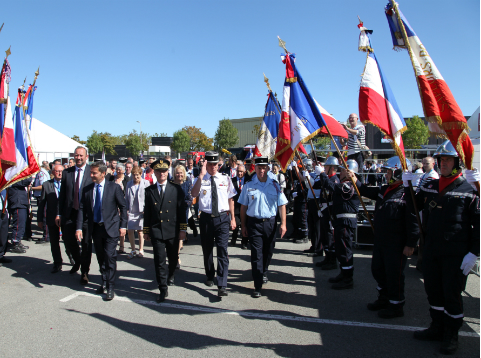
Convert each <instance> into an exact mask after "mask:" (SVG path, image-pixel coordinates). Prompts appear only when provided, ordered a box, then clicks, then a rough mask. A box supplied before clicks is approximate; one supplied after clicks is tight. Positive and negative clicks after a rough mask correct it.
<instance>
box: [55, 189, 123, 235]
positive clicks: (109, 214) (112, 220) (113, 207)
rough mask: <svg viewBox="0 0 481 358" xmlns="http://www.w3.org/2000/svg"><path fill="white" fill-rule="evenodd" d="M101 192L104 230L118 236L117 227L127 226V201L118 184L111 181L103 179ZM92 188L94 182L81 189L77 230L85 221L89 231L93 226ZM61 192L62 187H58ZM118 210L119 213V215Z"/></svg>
mask: <svg viewBox="0 0 481 358" xmlns="http://www.w3.org/2000/svg"><path fill="white" fill-rule="evenodd" d="M104 183H105V184H104V185H105V187H104V192H103V194H102V219H103V222H104V225H105V231H107V234H108V235H109V236H110V237H119V229H121V228H122V229H126V228H127V203H126V202H125V198H124V193H123V192H122V189H121V188H120V185H118V184H115V183H113V182H111V181H107V180H105V181H104ZM94 190H95V183H91V184H89V185H87V186H86V187H85V188H84V190H83V191H82V196H81V200H80V203H79V211H78V216H77V230H82V225H83V223H87V224H88V227H89V232H90V233H92V232H93V227H94ZM60 192H62V189H60ZM119 211H120V215H119Z"/></svg>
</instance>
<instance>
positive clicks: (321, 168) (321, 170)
mask: <svg viewBox="0 0 481 358" xmlns="http://www.w3.org/2000/svg"><path fill="white" fill-rule="evenodd" d="M314 170H315V172H316V175H319V174H321V173H324V165H316V167H315V168H314Z"/></svg>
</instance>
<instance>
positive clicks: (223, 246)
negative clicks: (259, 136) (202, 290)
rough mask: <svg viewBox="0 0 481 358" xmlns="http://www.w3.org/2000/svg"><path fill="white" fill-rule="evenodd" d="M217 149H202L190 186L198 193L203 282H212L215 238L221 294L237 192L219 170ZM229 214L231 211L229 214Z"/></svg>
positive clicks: (218, 283) (225, 284)
mask: <svg viewBox="0 0 481 358" xmlns="http://www.w3.org/2000/svg"><path fill="white" fill-rule="evenodd" d="M218 162H219V153H217V152H213V151H209V152H206V153H205V162H204V163H203V165H202V168H201V170H200V173H199V176H198V177H197V181H196V182H195V184H194V186H193V188H192V192H191V193H192V197H194V198H195V197H197V196H199V210H200V211H201V212H202V213H201V214H200V219H199V228H200V241H201V245H202V253H203V254H204V268H205V274H206V276H207V280H206V281H205V284H206V286H209V287H211V286H213V285H214V276H215V268H214V254H213V252H214V242H215V244H216V246H217V287H218V291H217V296H219V297H221V298H222V297H224V296H227V295H228V293H227V291H226V288H227V275H228V272H229V256H228V253H227V246H228V244H229V227H230V229H231V230H234V229H235V228H236V222H235V216H234V200H233V197H234V196H235V195H236V194H237V193H236V191H235V189H234V185H233V184H232V180H231V178H230V176H229V175H226V174H221V173H219V172H218V166H217V163H218ZM229 214H230V215H229Z"/></svg>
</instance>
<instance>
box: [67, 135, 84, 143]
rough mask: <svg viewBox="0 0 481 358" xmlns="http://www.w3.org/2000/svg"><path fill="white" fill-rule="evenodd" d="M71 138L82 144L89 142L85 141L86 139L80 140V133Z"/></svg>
mask: <svg viewBox="0 0 481 358" xmlns="http://www.w3.org/2000/svg"><path fill="white" fill-rule="evenodd" d="M70 138H71V139H73V140H74V141H76V142H78V143H80V144H86V143H87V142H86V141H84V140H80V137H79V136H78V135H74V136H72V137H70Z"/></svg>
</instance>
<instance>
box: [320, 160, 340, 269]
mask: <svg viewBox="0 0 481 358" xmlns="http://www.w3.org/2000/svg"><path fill="white" fill-rule="evenodd" d="M338 167H339V161H338V160H337V158H336V157H334V156H330V157H329V158H327V160H326V162H325V163H324V172H325V173H326V175H327V177H328V178H329V180H331V181H332V182H333V183H334V184H339V183H340V182H341V181H340V180H339V177H338V176H337V175H336V172H337V168H338ZM332 194H333V193H332V191H331V190H329V189H328V188H326V187H325V188H323V189H322V191H321V202H320V205H321V213H322V217H321V242H322V246H323V248H324V252H325V254H326V257H325V258H324V260H322V261H321V262H318V263H316V266H317V267H320V268H321V269H322V270H335V269H337V258H336V247H335V241H334V232H333V227H332V212H333V207H332V205H333V201H332Z"/></svg>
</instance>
